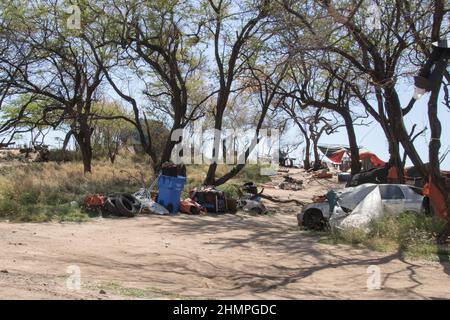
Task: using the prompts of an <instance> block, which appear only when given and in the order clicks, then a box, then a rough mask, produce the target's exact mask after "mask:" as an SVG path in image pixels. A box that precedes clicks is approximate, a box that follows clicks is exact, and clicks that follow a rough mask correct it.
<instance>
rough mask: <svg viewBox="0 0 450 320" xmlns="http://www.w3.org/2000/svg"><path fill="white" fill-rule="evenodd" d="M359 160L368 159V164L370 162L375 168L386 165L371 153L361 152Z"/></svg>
mask: <svg viewBox="0 0 450 320" xmlns="http://www.w3.org/2000/svg"><path fill="white" fill-rule="evenodd" d="M359 159H360V160H365V159H369V160H370V162H372V164H373V165H374V166H375V167H382V166H384V165H385V164H386V162H384V161H383V160H381V159H380V158H378V157H377V156H376V155H375V154H374V153H372V152H361V153H360V154H359Z"/></svg>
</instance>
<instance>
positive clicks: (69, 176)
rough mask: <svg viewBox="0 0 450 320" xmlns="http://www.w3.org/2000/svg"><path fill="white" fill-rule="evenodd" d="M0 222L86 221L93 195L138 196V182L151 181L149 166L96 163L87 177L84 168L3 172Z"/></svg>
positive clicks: (62, 166) (42, 165)
mask: <svg viewBox="0 0 450 320" xmlns="http://www.w3.org/2000/svg"><path fill="white" fill-rule="evenodd" d="M0 169H2V170H1V176H0V218H3V219H9V220H11V221H23V222H43V221H50V220H58V221H84V220H86V219H88V218H89V213H88V212H84V211H83V210H82V209H81V208H80V204H81V203H82V202H83V199H84V197H85V196H86V195H89V194H96V193H102V194H113V193H120V192H135V191H136V190H138V189H139V188H141V187H142V185H141V182H140V181H139V179H138V178H140V177H144V179H145V180H146V182H147V181H149V180H150V176H151V173H150V171H149V170H148V164H145V163H136V162H133V163H132V162H131V161H130V160H129V159H125V158H118V159H117V163H116V164H115V165H111V164H109V163H105V162H104V161H102V162H94V169H95V170H94V173H93V174H88V175H83V170H82V164H81V163H79V162H77V163H64V164H56V163H36V164H33V165H27V166H18V167H13V166H11V167H8V168H0Z"/></svg>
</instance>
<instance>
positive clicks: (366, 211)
mask: <svg viewBox="0 0 450 320" xmlns="http://www.w3.org/2000/svg"><path fill="white" fill-rule="evenodd" d="M348 209H350V210H351V212H350V213H348ZM382 214H383V204H382V201H381V193H380V189H379V185H376V184H364V185H361V186H358V187H356V188H354V189H353V188H352V189H351V190H349V191H348V192H347V193H343V194H341V196H340V199H339V201H338V205H337V206H335V208H334V209H333V213H332V215H331V217H330V221H329V222H330V226H331V227H333V228H337V229H352V228H358V229H359V228H361V229H363V230H364V229H367V227H368V226H369V224H370V222H371V221H372V220H373V219H375V218H377V217H379V216H381V215H382Z"/></svg>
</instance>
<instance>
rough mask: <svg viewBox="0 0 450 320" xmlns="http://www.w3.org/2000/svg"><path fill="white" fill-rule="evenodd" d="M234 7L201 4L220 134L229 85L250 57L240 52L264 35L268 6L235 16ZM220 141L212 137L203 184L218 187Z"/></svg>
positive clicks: (259, 4) (222, 3) (224, 3)
mask: <svg viewBox="0 0 450 320" xmlns="http://www.w3.org/2000/svg"><path fill="white" fill-rule="evenodd" d="M236 6H237V4H236V3H233V2H228V1H224V0H219V1H213V0H208V1H207V4H205V7H207V19H205V21H207V23H205V28H206V29H207V30H208V33H209V34H210V36H211V37H212V38H213V50H214V60H215V61H214V62H215V67H216V68H217V69H216V70H217V72H216V74H215V75H216V77H217V83H218V89H217V98H216V103H215V106H214V129H215V130H216V132H218V133H219V132H221V130H222V125H223V118H224V114H225V111H226V109H227V106H228V101H229V98H230V95H231V93H232V92H233V90H234V88H235V87H234V86H233V84H234V82H235V80H236V78H237V77H238V76H239V74H240V73H241V72H242V67H243V65H244V63H245V61H246V58H247V57H249V55H250V54H249V53H247V54H246V55H245V56H243V51H244V49H245V47H246V46H248V44H249V42H250V41H257V39H259V40H262V38H263V37H264V35H266V33H264V32H261V30H263V29H262V28H263V26H264V25H265V23H266V22H265V19H266V18H267V17H268V15H269V12H270V2H269V1H267V0H263V1H257V2H256V4H255V5H254V6H251V5H250V6H248V7H245V5H242V6H243V7H240V8H238V10H237V12H236V11H234V10H235V9H236ZM244 12H245V13H244ZM236 26H240V27H239V29H238V31H235V30H234V29H235V28H236ZM232 35H233V36H232ZM234 35H235V36H234ZM220 141H221V137H220V134H215V135H214V142H213V150H212V154H211V158H212V163H211V164H210V165H209V168H208V172H207V174H206V178H205V181H204V184H207V185H215V184H217V183H218V182H217V181H216V179H215V175H216V169H217V158H218V155H219V148H220V144H221V143H220ZM239 170H240V169H239ZM230 175H231V174H230ZM222 181H226V180H225V178H224V179H221V181H219V182H222Z"/></svg>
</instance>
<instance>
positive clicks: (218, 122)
mask: <svg viewBox="0 0 450 320" xmlns="http://www.w3.org/2000/svg"><path fill="white" fill-rule="evenodd" d="M223 112H224V110H222V111H221V112H217V113H216V116H215V117H214V123H215V125H214V128H215V129H216V130H222V120H223ZM221 141H222V138H221V136H218V137H217V136H216V133H214V141H213V152H212V154H211V156H212V159H211V161H213V162H212V163H211V164H210V165H209V168H208V172H207V174H206V178H205V181H204V182H203V184H204V185H211V186H213V185H215V183H216V181H215V180H216V170H217V162H216V161H215V160H218V155H219V149H220V145H221ZM215 146H217V147H218V148H217V149H216V148H215Z"/></svg>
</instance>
